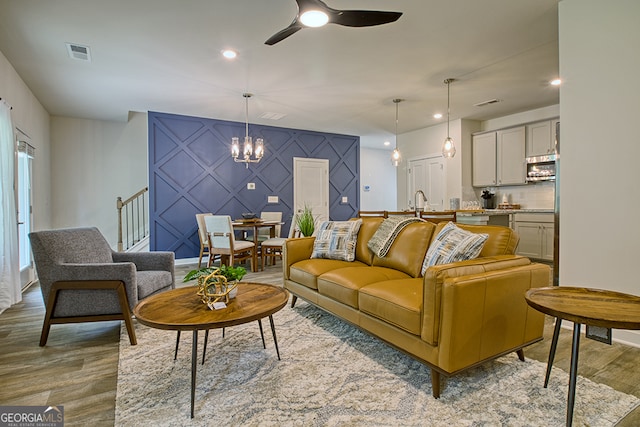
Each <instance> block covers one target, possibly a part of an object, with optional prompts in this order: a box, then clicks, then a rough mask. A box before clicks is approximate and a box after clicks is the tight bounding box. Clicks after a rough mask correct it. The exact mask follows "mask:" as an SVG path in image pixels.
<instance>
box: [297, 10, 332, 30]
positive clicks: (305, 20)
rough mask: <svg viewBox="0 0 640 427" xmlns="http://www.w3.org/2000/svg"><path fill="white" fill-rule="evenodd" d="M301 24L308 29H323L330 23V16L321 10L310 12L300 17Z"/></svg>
mask: <svg viewBox="0 0 640 427" xmlns="http://www.w3.org/2000/svg"><path fill="white" fill-rule="evenodd" d="M300 22H302V24H304V25H305V26H307V27H322V26H323V25H326V24H327V22H329V15H327V14H326V13H324V12H322V11H320V10H308V11H306V12H304V13H303V14H302V15H300Z"/></svg>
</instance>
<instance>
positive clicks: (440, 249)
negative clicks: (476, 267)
mask: <svg viewBox="0 0 640 427" xmlns="http://www.w3.org/2000/svg"><path fill="white" fill-rule="evenodd" d="M488 238H489V235H488V234H476V233H471V232H469V231H466V230H463V229H461V228H459V227H457V226H456V225H455V224H454V223H453V222H449V223H447V225H445V226H444V227H443V228H442V230H441V231H440V233H438V235H437V236H436V238H435V239H434V241H433V242H432V243H431V245H430V246H429V250H428V251H427V256H425V258H424V262H423V263H422V271H421V273H422V275H424V273H425V271H427V268H429V267H431V266H432V265H437V264H449V263H452V262H457V261H465V260H468V259H474V258H477V257H478V255H479V254H480V251H481V250H482V246H483V245H484V243H485V242H486V241H487V239H488Z"/></svg>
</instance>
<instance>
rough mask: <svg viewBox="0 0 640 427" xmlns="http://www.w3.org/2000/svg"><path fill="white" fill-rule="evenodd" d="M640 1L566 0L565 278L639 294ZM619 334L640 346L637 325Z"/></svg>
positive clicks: (562, 269) (567, 281)
mask: <svg viewBox="0 0 640 427" xmlns="http://www.w3.org/2000/svg"><path fill="white" fill-rule="evenodd" d="M639 17H640V2H638V1H637V0H609V1H606V2H605V1H601V0H562V1H561V2H560V3H559V18H560V19H559V25H560V32H559V35H560V75H561V77H562V79H563V84H562V87H561V91H560V117H561V120H562V139H561V156H562V157H561V167H560V211H561V214H560V284H561V285H564V286H584V287H590V288H601V289H611V290H617V291H622V292H626V293H630V294H635V295H640V285H639V280H638V270H637V269H636V265H637V263H638V250H637V248H638V242H640V222H639V221H638V212H640V192H639V191H638V183H639V182H640V167H638V161H639V159H640V137H639V135H640V134H639V132H638V125H637V122H638V117H640V79H639V78H638V76H640V55H639V54H638V52H640V26H639V25H638V18H639ZM614 338H616V339H619V340H623V341H627V342H631V343H634V344H635V345H640V333H638V332H637V331H618V330H616V331H614Z"/></svg>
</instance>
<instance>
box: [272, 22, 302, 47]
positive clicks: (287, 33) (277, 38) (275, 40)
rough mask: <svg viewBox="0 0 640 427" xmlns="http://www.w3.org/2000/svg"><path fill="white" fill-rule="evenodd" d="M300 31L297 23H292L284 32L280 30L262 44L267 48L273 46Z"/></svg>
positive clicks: (300, 27)
mask: <svg viewBox="0 0 640 427" xmlns="http://www.w3.org/2000/svg"><path fill="white" fill-rule="evenodd" d="M301 29H302V26H301V25H300V24H298V23H297V21H294V22H292V23H291V25H289V26H288V27H287V28H285V29H284V30H280V31H278V32H277V33H275V34H274V35H272V36H271V37H269V39H268V40H267V41H266V42H264V44H267V45H269V46H273V45H274V44H276V43H278V42H281V41H282V40H284V39H286V38H287V37H289V36H290V35H292V34H294V33H296V32H298V31H300V30H301Z"/></svg>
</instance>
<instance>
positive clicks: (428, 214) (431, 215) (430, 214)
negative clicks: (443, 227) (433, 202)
mask: <svg viewBox="0 0 640 427" xmlns="http://www.w3.org/2000/svg"><path fill="white" fill-rule="evenodd" d="M419 217H420V218H422V219H426V220H427V221H429V222H433V223H434V224H437V223H439V222H449V221H451V222H456V219H457V215H456V211H421V212H420V215H419Z"/></svg>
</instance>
